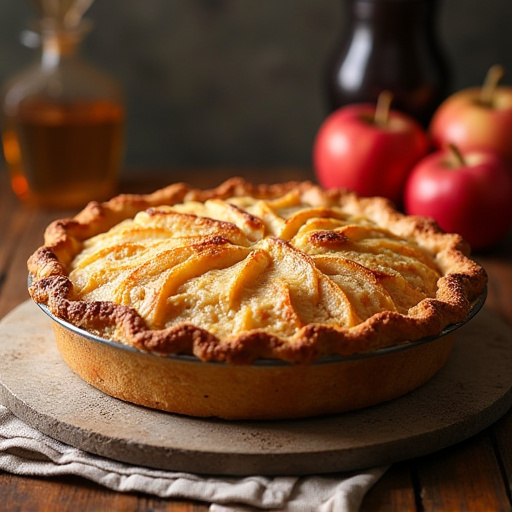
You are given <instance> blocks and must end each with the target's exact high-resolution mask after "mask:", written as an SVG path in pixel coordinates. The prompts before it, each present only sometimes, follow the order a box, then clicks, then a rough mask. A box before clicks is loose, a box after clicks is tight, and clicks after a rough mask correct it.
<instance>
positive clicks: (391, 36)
mask: <svg viewBox="0 0 512 512" xmlns="http://www.w3.org/2000/svg"><path fill="white" fill-rule="evenodd" d="M345 2H346V3H345V6H346V7H347V14H348V18H347V28H346V31H345V32H344V35H343V37H342V39H341V41H340V44H339V46H338V47H337V49H336V52H335V54H334V58H333V60H332V61H331V62H330V63H329V66H328V76H327V96H328V101H329V108H330V109H331V110H334V109H336V108H338V107H341V106H343V105H346V104H349V103H360V102H367V101H369V102H376V101H377V97H378V95H379V93H380V92H382V91H383V90H389V91H391V93H392V94H393V104H392V108H395V109H397V110H402V111H404V112H407V113H409V114H410V115H412V116H413V117H414V118H416V119H417V120H418V121H419V122H420V123H422V124H423V125H424V126H426V125H427V124H428V122H429V120H430V118H431V116H432V114H433V112H434V110H435V108H436V107H437V106H438V105H439V104H440V103H441V101H442V100H443V99H444V98H445V97H446V96H447V94H448V93H449V72H448V66H447V63H446V58H445V56H444V54H443V52H442V50H441V47H440V45H439V42H438V39H437V35H436V15H437V0H345Z"/></svg>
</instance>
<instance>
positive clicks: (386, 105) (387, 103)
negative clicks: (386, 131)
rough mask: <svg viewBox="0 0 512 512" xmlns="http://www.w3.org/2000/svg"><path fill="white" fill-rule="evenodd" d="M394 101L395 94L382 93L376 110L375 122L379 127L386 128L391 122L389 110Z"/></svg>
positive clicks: (389, 92)
mask: <svg viewBox="0 0 512 512" xmlns="http://www.w3.org/2000/svg"><path fill="white" fill-rule="evenodd" d="M392 101H393V93H392V92H391V91H382V92H381V93H380V94H379V97H378V98H377V106H376V108H375V116H374V118H373V122H374V123H375V124H376V125H378V126H385V125H387V124H388V121H389V110H390V107H391V102H392Z"/></svg>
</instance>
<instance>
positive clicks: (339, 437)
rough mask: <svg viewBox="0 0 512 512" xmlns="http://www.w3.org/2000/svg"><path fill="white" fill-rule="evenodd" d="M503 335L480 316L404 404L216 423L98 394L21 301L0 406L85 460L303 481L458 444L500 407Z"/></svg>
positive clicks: (8, 340) (8, 335) (4, 325)
mask: <svg viewBox="0 0 512 512" xmlns="http://www.w3.org/2000/svg"><path fill="white" fill-rule="evenodd" d="M511 368H512V330H511V329H510V328H509V326H508V325H506V324H505V323H504V322H503V321H501V320H500V319H499V318H497V317H496V316H495V315H494V314H492V313H491V312H489V311H487V310H485V309H483V310H482V311H481V312H480V313H479V314H478V315H477V316H476V317H475V318H474V319H473V320H472V321H471V322H470V323H469V324H467V325H466V326H464V327H463V328H461V329H460V330H459V331H457V333H456V340H455V344H454V348H453V352H452V354H451V356H450V359H449V360H448V363H447V364H446V366H445V367H444V368H443V369H441V371H440V372H439V373H438V374H437V375H436V376H435V377H434V378H433V379H431V380H430V381H429V382H427V383H426V384H425V385H423V386H422V387H420V388H418V389H416V390H415V391H413V392H411V393H409V394H408V395H406V396H403V397H401V398H398V399H396V400H393V401H391V402H388V403H384V404H381V405H378V406H375V407H371V408H368V409H363V410H360V411H355V412H351V413H346V414H341V415H335V416H328V417H317V418H311V419H300V420H286V421H283V420H279V421H258V422H249V421H225V420H217V419H199V418H190V417H185V416H179V415H174V414H170V413H166V412H161V411H155V410H151V409H146V408H144V407H140V406H137V405H133V404H129V403H125V402H122V401H120V400H118V399H116V398H112V397H110V396H108V395H105V394H103V393H102V392H100V391H98V390H97V389H95V388H93V387H92V386H90V385H89V384H87V383H85V382H84V381H83V380H82V379H80V378H79V377H78V376H77V375H76V374H74V373H73V372H72V371H71V370H70V369H69V368H68V366H67V365H66V364H65V363H64V361H63V360H62V359H61V357H60V354H59V352H58V350H57V347H56V345H55V342H54V337H53V332H52V327H51V320H50V319H49V318H48V317H47V315H45V314H44V313H43V312H41V311H40V310H39V308H38V307H37V306H36V305H35V304H34V303H33V302H32V301H27V302H25V303H23V304H21V305H20V306H18V307H17V308H16V309H15V310H13V311H12V312H11V313H10V314H9V315H7V316H6V317H5V318H4V319H3V320H2V321H1V322H0V402H1V403H3V404H4V405H5V406H7V407H8V408H9V409H10V410H11V411H12V412H13V413H14V414H15V415H16V416H18V417H19V418H20V419H22V420H24V421H25V422H26V423H28V424H29V425H31V426H32V427H35V428H36V429H38V430H40V431H41V432H43V433H45V434H47V435H49V436H51V437H53V438H55V439H58V440H59V441H62V442H65V443H68V444H70V445H72V446H75V447H77V448H80V449H83V450H86V451H88V452H91V453H94V454H96V455H101V456H104V457H108V458H111V459H115V460H118V461H122V462H127V463H132V464H137V465H144V466H149V467H153V468H159V469H166V470H176V471H188V472H193V473H201V474H217V475H254V474H258V475H304V474H317V473H330V472H336V471H350V470H357V469H362V468H366V467H372V466H379V465H386V464H390V463H393V462H397V461H400V460H404V459H409V458H412V457H417V456H421V455H425V454H427V453H431V452H434V451H437V450H439V449H441V448H444V447H446V446H449V445H451V444H454V443H456V442H458V441H461V440H463V439H466V438H468V437H470V436H472V435H474V434H476V433H478V432H479V431H481V430H482V429H484V428H486V427H487V426H489V425H491V424H492V423H493V422H494V421H496V420H497V419H498V418H500V417H501V416H502V415H503V414H504V413H505V412H506V411H507V410H508V409H509V408H510V406H511V405H512V372H511V371H510V369H511Z"/></svg>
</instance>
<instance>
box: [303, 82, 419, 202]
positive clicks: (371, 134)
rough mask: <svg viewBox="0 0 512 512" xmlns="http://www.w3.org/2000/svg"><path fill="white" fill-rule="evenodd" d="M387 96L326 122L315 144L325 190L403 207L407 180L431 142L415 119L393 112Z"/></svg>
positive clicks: (336, 113)
mask: <svg viewBox="0 0 512 512" xmlns="http://www.w3.org/2000/svg"><path fill="white" fill-rule="evenodd" d="M390 102H391V95H390V94H389V93H386V92H384V93H383V94H381V96H380V98H379V102H378V104H377V106H376V105H374V104H354V105H349V106H346V107H341V108H339V109H338V110H336V111H334V112H333V113H332V114H330V115H329V117H327V119H326V120H325V121H324V122H323V124H322V125H321V126H320V129H319V130H318V133H317V135H316V138H315V141H314V144H313V167H314V170H315V173H316V176H317V179H318V181H319V183H320V184H321V185H322V186H323V187H325V188H336V187H343V188H348V189H351V190H354V191H356V192H357V193H359V194H360V195H362V196H383V197H387V198H388V199H391V200H392V201H394V202H395V203H396V204H397V205H400V204H401V202H402V194H403V188H404V184H405V179H406V177H407V175H408V173H409V172H410V170H411V169H412V167H413V166H414V164H415V163H416V162H417V161H418V160H419V159H420V158H422V157H423V156H424V155H425V154H426V153H427V150H428V137H427V135H426V133H425V131H424V130H423V128H422V127H421V126H420V124H419V123H418V122H416V121H415V120H414V119H413V118H411V117H410V116H408V115H407V114H404V113H402V112H399V111H395V110H390V109H389V105H390Z"/></svg>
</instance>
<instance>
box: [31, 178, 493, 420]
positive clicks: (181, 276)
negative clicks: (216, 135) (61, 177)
mask: <svg viewBox="0 0 512 512" xmlns="http://www.w3.org/2000/svg"><path fill="white" fill-rule="evenodd" d="M28 268H29V273H30V277H31V284H30V287H29V291H30V295H31V296H32V298H33V299H34V300H35V301H36V302H37V303H39V304H41V305H44V306H45V308H46V310H47V311H48V313H49V314H50V315H51V316H52V317H53V318H54V319H55V320H57V321H56V322H55V327H56V334H57V341H58V344H59V349H60V350H61V352H62V353H63V356H64V358H65V359H66V360H67V362H68V364H70V366H71V367H72V368H73V369H74V370H75V371H76V372H77V373H79V374H80V375H81V376H82V377H83V378H85V380H87V381H88V382H90V383H92V384H93V385H95V386H96V387H99V388H100V389H103V390H104V391H106V392H107V393H109V394H112V395H113V396H118V397H119V398H122V399H124V400H128V401H131V402H135V403H138V404H142V405H146V406H150V407H155V408H159V409H163V410H168V411H172V412H180V413H184V414H192V415H198V416H220V417H224V418H278V417H279V418H283V417H284V418H289V417H298V416H310V415H314V414H323V413H330V412H341V411H345V410H350V409H353V408H358V407H364V406H366V405H369V404H374V403H378V402H380V401H382V400H388V399H390V398H393V397H395V396H399V395H400V394H403V393H404V392H407V391H409V390H411V389H414V387H417V386H418V385H420V384H421V383H422V382H424V381H425V380H428V378H430V377H431V376H432V375H433V374H434V373H435V372H436V371H437V370H438V369H439V368H440V367H441V366H442V364H444V361H446V358H447V357H448V354H449V351H450V347H451V341H447V340H446V341H442V342H440V343H438V344H437V345H436V346H435V347H434V345H435V344H431V345H432V346H433V348H432V349H431V352H429V350H430V349H429V348H428V344H425V343H422V342H418V340H424V338H425V337H429V336H430V337H432V336H437V335H439V334H440V333H442V332H443V330H444V329H446V328H447V327H448V326H450V325H452V324H458V323H461V322H464V321H465V320H466V319H467V317H468V314H469V313H470V311H471V308H472V307H473V306H474V304H475V301H477V300H478V299H479V298H481V297H482V294H483V292H484V289H485V286H486V282H487V277H486V273H485V271H484V270H483V269H482V268H481V267H480V266H479V265H478V264H477V263H476V262H475V261H474V260H472V259H471V258H470V251H469V246H468V244H467V243H466V242H465V241H464V240H463V239H462V238H461V237H460V236H459V235H455V234H446V233H443V232H442V231H441V230H440V229H439V228H438V226H437V225H436V224H435V223H434V222H433V221H432V220H429V219H426V218H420V217H411V216H406V215H403V214H401V213H399V212H398V211H396V210H395V209H394V208H393V206H392V204H391V203H390V202H388V201H387V200H385V199H383V198H361V197H359V196H357V195H356V194H355V193H353V192H350V191H347V190H323V189H321V188H320V187H318V186H316V185H314V184H312V183H310V182H289V183H283V184H277V185H255V184H251V183H247V182H245V181H244V180H242V179H241V178H233V179H230V180H228V181H226V182H225V183H223V184H221V185H220V186H219V187H217V188H214V189H211V190H200V189H196V188H192V187H189V186H187V185H185V184H182V183H180V184H175V185H171V186H169V187H166V188H163V189H161V190H158V191H156V192H154V193H152V194H147V195H120V196H117V197H115V198H113V199H111V200H110V201H108V202H104V203H97V202H93V203H90V204H89V205H88V206H87V207H86V208H85V209H84V210H82V211H81V212H80V213H78V214H77V215H76V216H75V217H74V218H72V219H62V220H58V221H55V222H54V223H52V224H51V225H50V226H49V227H48V228H47V230H46V232H45V244H44V246H43V247H41V248H39V249H38V250H37V251H36V252H35V253H34V254H33V255H32V256H31V257H30V259H29V261H28ZM63 325H64V326H66V325H68V327H69V326H72V328H71V330H70V329H69V328H66V327H64V329H63V327H62V326H63ZM76 328H78V329H82V330H83V331H85V332H86V336H85V337H83V336H80V334H77V333H76ZM74 329H75V330H74ZM87 333H88V334H89V335H91V336H92V338H94V339H98V338H100V339H102V340H107V344H103V345H102V344H101V343H97V342H96V341H94V340H93V341H91V338H90V337H89V338H88V337H87ZM416 344H417V345H418V346H417V347H416V346H415V345H416ZM114 345H118V346H119V347H120V348H112V347H113V346H114ZM396 347H404V348H406V349H416V350H395V351H393V349H394V348H396ZM425 347H427V348H425ZM123 348H129V350H123ZM387 350H391V360H392V362H390V353H389V352H386V351H387ZM103 351H107V353H108V354H103ZM93 353H94V354H95V355H94V354H93ZM100 353H101V356H100V355H99V354H100ZM393 353H394V354H399V355H394V356H393V355H392V354H393ZM373 355H382V356H385V359H386V360H387V362H385V361H384V359H382V360H379V359H378V358H376V357H373ZM142 356H144V357H142ZM148 356H150V357H148ZM155 356H165V357H155ZM105 358H106V359H105ZM180 358H181V359H180ZM332 358H334V361H335V363H334V364H336V361H337V363H338V364H339V363H340V362H341V363H343V362H344V363H345V369H347V370H346V371H341V373H340V367H338V368H336V366H332V367H330V366H329V364H324V363H325V362H326V361H330V360H332ZM336 358H337V359H336ZM340 358H341V359H340ZM121 360H123V361H124V362H123V363H121V362H120V361H121ZM262 360H263V361H266V360H270V361H274V362H275V363H272V364H269V365H267V364H263V365H261V364H260V363H261V361H262ZM102 361H103V363H102ZM105 361H107V363H106V362H105ZM130 361H132V362H133V363H130ZM135 361H136V362H135ZM365 361H366V362H365ZM218 363H226V364H220V365H219V364H218ZM289 363H292V364H289ZM347 363H350V364H348V365H347ZM212 364H213V366H211V365H212ZM394 364H396V365H398V366H396V367H395V366H393V365H394ZM140 365H142V367H141V366H140ZM384 365H385V366H384ZM390 365H391V366H390ZM406 366H407V367H408V370H407V372H404V368H405V367H406ZM169 367H171V368H172V369H171V370H169V369H168V368H169ZM349 367H353V368H355V369H353V368H352V369H351V370H348V368H349ZM385 367H386V368H388V369H390V370H393V371H396V372H402V373H403V377H400V376H398V375H396V374H395V375H394V376H393V378H391V379H390V378H389V376H388V377H387V381H389V384H388V385H387V387H386V386H384V385H383V381H382V378H381V377H382V375H381V377H377V374H378V373H379V372H378V371H377V369H378V368H382V369H383V368H385ZM159 368H160V369H159ZM163 368H165V370H163ZM180 368H181V369H180ZM215 368H217V369H215ZM220 368H223V369H222V370H220ZM169 371H171V374H169V373H168V372H169ZM141 372H142V373H141ZM173 372H174V373H173ZM176 372H177V373H176ZM211 372H213V374H212V375H210V373H211ZM265 372H266V373H265ZM347 372H348V373H347ZM381 373H382V372H381ZM406 373H407V375H406ZM143 374H144V375H146V376H149V375H152V378H151V379H150V380H151V382H152V384H151V385H150V386H149V388H148V387H147V379H146V380H144V379H143V378H142V377H141V375H143ZM214 374H215V376H214ZM177 375H178V376H179V378H177V377H176V376H177ZM207 375H210V376H209V377H207ZM272 375H274V376H272ZM308 375H309V376H308ZM357 375H359V376H358V377H357ZM251 376H252V377H251ZM374 376H375V377H374ZM379 378H380V379H381V380H380V381H379V380H378V379H379ZM133 379H135V380H136V382H134V380H133ZM169 379H171V380H169ZM363 379H364V382H363ZM171 381H172V382H173V384H172V385H171V384H170V382H171ZM177 381H179V383H180V385H179V386H178V387H176V382H177ZM200 381H201V382H202V383H201V382H200ZM305 382H309V385H308V387H309V388H311V389H309V390H308V392H307V393H309V394H312V396H311V397H310V398H309V399H307V398H306V397H305V394H304V393H305V392H304V383H305ZM321 382H323V383H324V384H323V385H321V384H320V383H321ZM241 383H243V384H241ZM263 383H265V384H263ZM173 386H174V387H173ZM297 386H298V387H299V388H300V389H302V390H303V391H302V394H303V399H302V400H301V401H300V404H299V403H297V400H291V396H290V395H291V394H294V393H298V387H297ZM326 386H327V388H326ZM332 386H334V387H336V386H338V387H339V389H343V392H342V393H340V391H339V390H338V392H336V393H334V394H333V392H332V391H333V389H332ZM379 386H380V388H379V389H377V388H378V387H379ZM171 388H173V389H171ZM285 388H286V389H287V391H286V390H285ZM350 388H352V391H350V392H347V389H350ZM388 388H389V389H388ZM191 389H192V390H193V391H190V390H191ZM272 390H274V391H272ZM272 394H273V395H275V396H274V397H272V398H271V396H270V395H272ZM326 394H329V395H331V396H330V397H329V398H327V397H326V396H325V395H326ZM217 395H218V396H217ZM341 395H343V396H341ZM348 395H351V396H348ZM215 396H217V398H214V399H212V397H215ZM258 396H259V398H258ZM242 401H243V402H244V405H243V407H242V406H241V405H240V404H241V402H242ZM291 403H294V404H296V405H294V406H292V405H290V404H291Z"/></svg>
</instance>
